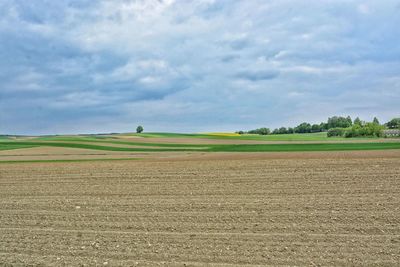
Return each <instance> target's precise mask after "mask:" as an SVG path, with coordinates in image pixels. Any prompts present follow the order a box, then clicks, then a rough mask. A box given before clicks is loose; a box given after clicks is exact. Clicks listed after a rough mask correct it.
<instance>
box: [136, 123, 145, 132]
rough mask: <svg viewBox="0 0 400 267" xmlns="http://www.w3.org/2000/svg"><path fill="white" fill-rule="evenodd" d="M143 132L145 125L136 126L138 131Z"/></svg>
mask: <svg viewBox="0 0 400 267" xmlns="http://www.w3.org/2000/svg"><path fill="white" fill-rule="evenodd" d="M141 132H143V126H141V125H139V126H138V127H137V128H136V133H141Z"/></svg>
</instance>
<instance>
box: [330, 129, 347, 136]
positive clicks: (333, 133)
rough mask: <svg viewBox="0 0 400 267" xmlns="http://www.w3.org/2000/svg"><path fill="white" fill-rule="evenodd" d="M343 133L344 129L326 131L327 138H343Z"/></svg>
mask: <svg viewBox="0 0 400 267" xmlns="http://www.w3.org/2000/svg"><path fill="white" fill-rule="evenodd" d="M344 133H345V129H344V128H332V129H329V130H328V133H327V135H328V137H335V136H339V137H341V136H343V135H344Z"/></svg>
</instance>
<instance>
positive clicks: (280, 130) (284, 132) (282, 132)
mask: <svg viewBox="0 0 400 267" xmlns="http://www.w3.org/2000/svg"><path fill="white" fill-rule="evenodd" d="M278 133H279V134H287V133H288V131H287V129H286V128H285V127H281V128H279V130H278Z"/></svg>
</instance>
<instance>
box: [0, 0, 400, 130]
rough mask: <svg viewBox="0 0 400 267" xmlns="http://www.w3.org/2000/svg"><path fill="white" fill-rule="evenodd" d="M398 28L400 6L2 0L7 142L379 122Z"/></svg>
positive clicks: (318, 0) (394, 70)
mask: <svg viewBox="0 0 400 267" xmlns="http://www.w3.org/2000/svg"><path fill="white" fill-rule="evenodd" d="M399 25H400V1H399V0H396V1H392V0H382V1H378V0H374V1H372V0H371V1H353V0H345V1H344V0H243V1H235V0H59V1H54V0H32V1H26V0H1V1H0V134H71V133H98V132H105V133H109V132H132V131H134V130H135V129H136V126H137V125H139V124H140V125H143V127H144V129H145V131H162V132H223V131H237V130H249V129H254V128H258V127H270V128H274V127H280V126H295V125H297V124H299V123H301V122H304V121H307V122H310V123H319V122H321V121H326V119H327V118H328V117H330V116H333V115H345V116H347V115H350V116H352V117H353V118H355V117H356V116H359V117H360V118H361V119H363V120H372V118H373V117H374V116H377V117H378V118H379V119H380V120H381V122H385V121H388V120H389V119H391V118H393V117H398V116H399V115H400V26H399Z"/></svg>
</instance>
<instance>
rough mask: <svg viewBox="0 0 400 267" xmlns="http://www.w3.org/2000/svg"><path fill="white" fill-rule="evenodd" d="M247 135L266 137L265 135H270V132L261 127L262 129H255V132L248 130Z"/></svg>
mask: <svg viewBox="0 0 400 267" xmlns="http://www.w3.org/2000/svg"><path fill="white" fill-rule="evenodd" d="M248 133H249V134H261V135H267V134H270V133H271V131H270V130H269V128H265V127H263V128H258V129H255V130H250V131H248Z"/></svg>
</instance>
